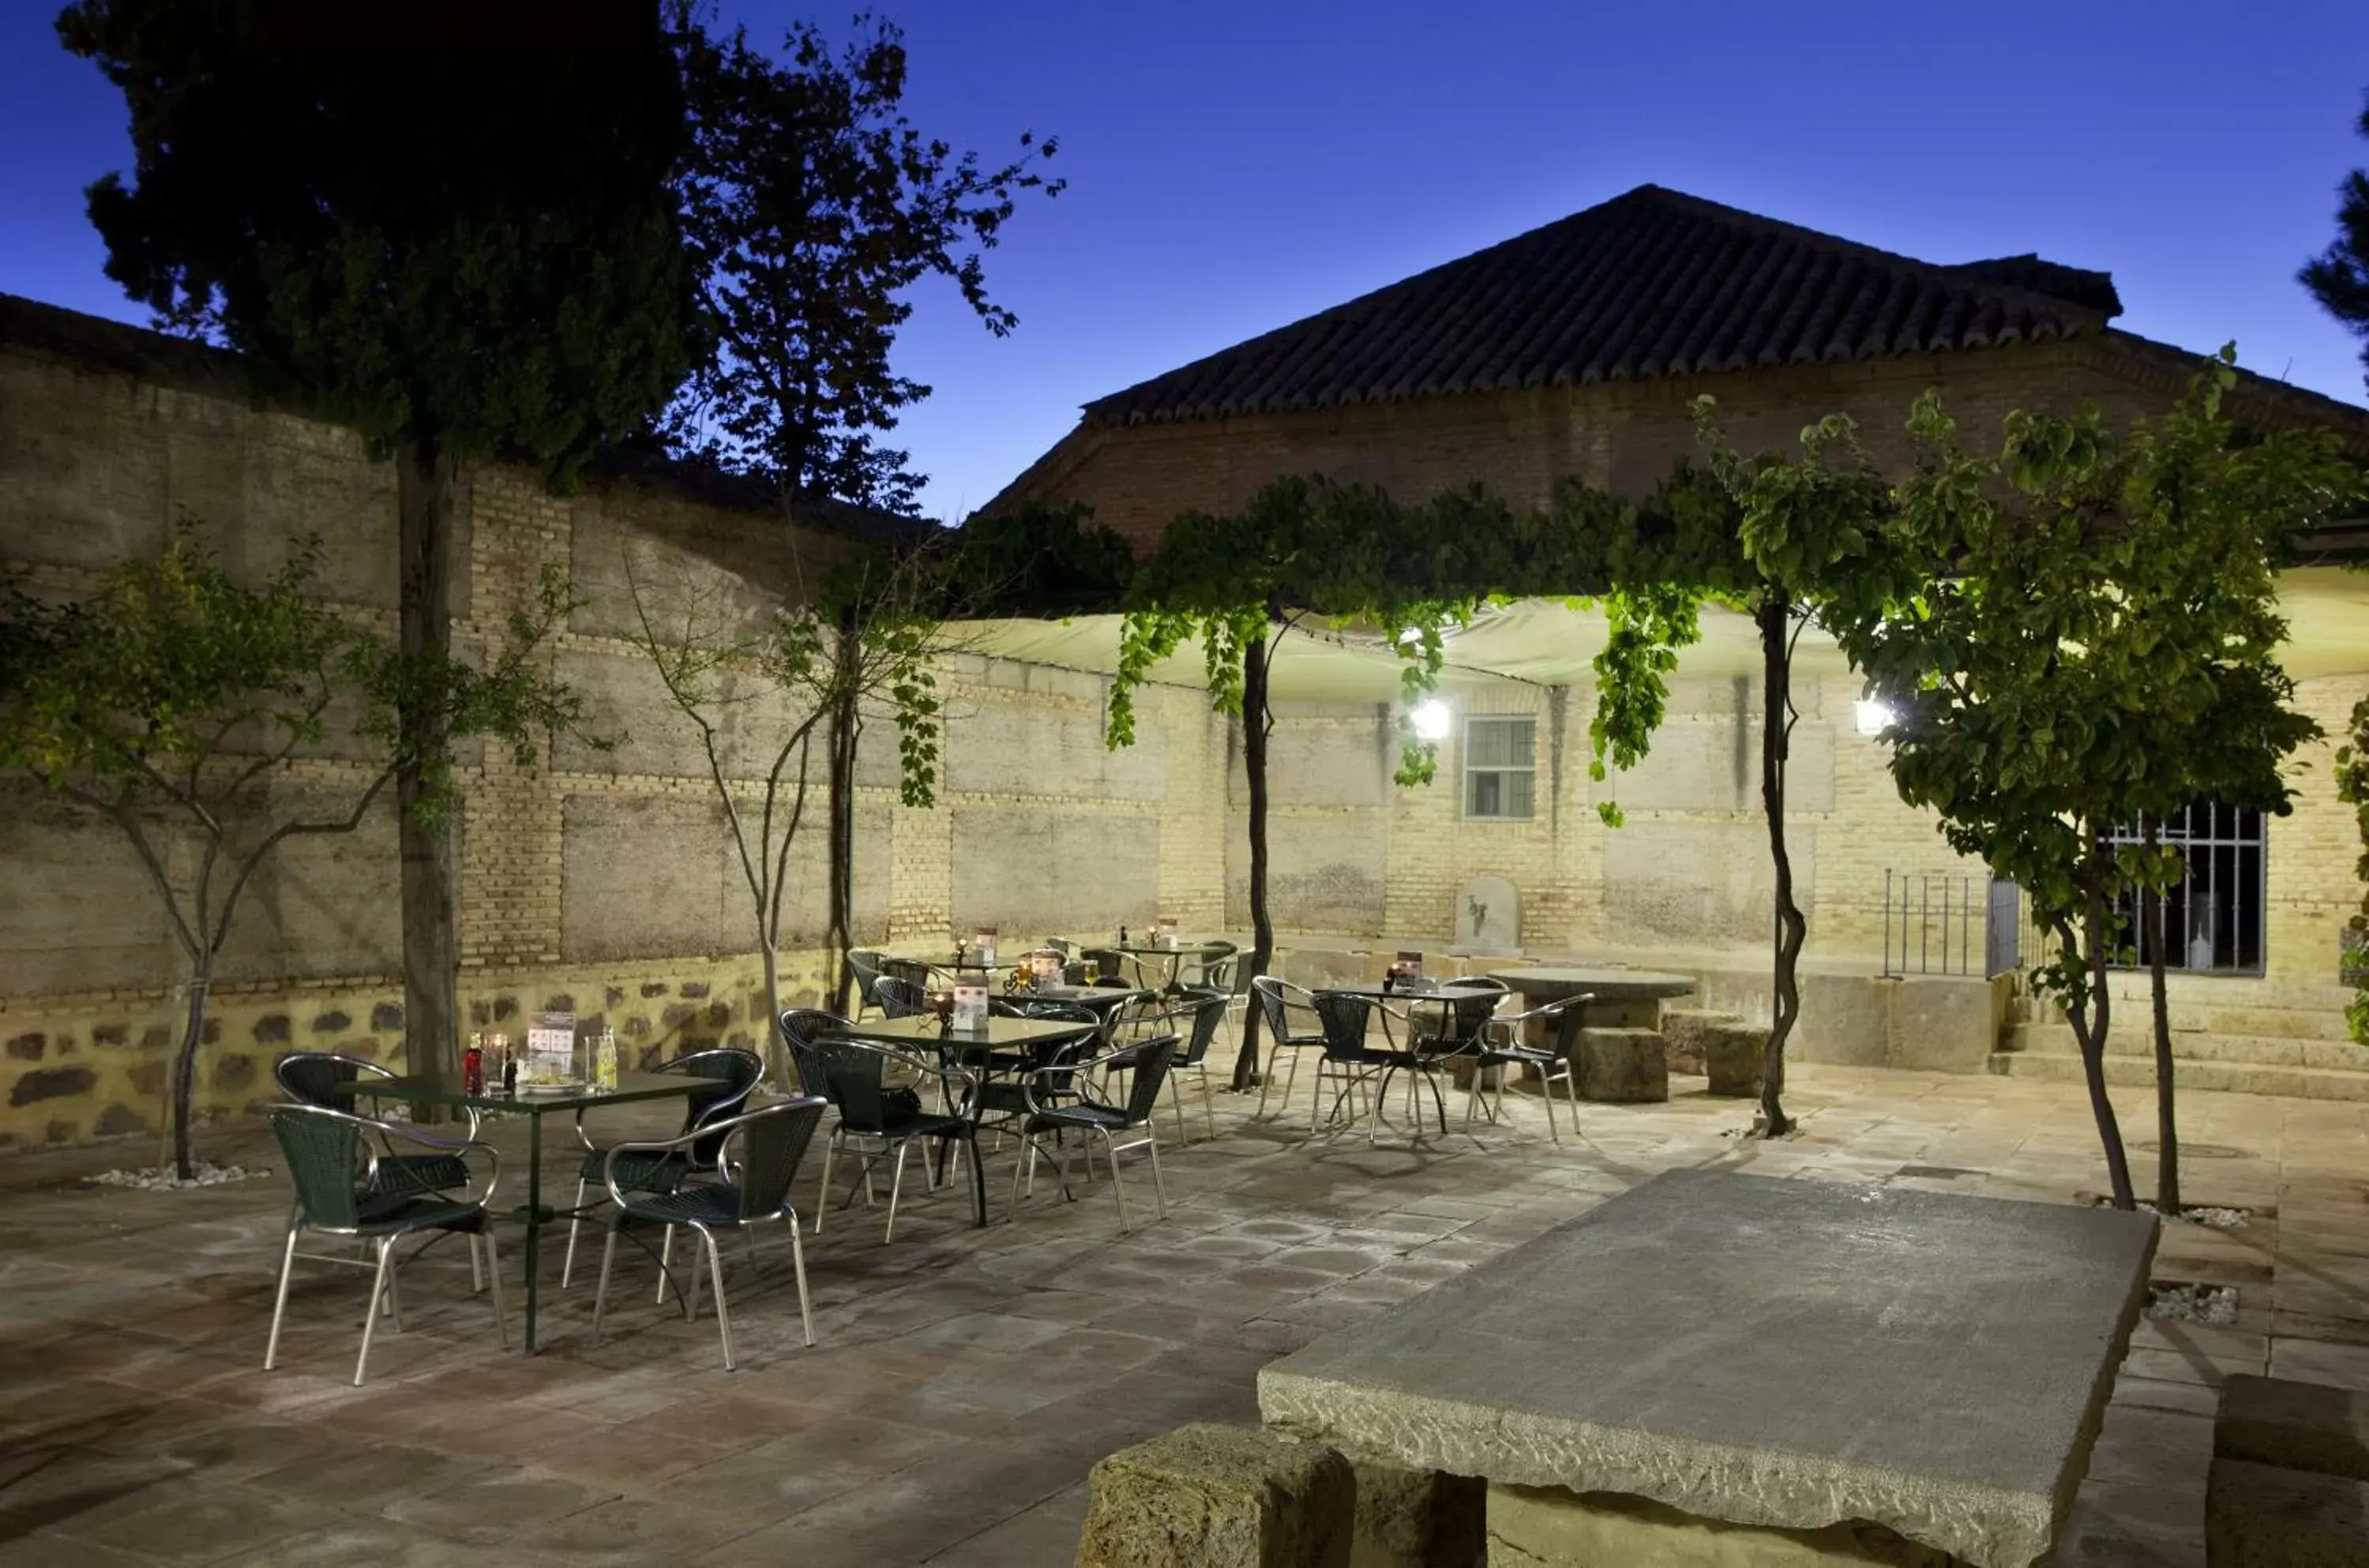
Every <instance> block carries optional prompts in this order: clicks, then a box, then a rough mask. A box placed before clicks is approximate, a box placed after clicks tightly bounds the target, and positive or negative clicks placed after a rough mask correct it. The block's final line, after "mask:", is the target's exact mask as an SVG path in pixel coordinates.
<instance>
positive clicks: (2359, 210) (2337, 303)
mask: <svg viewBox="0 0 2369 1568" xmlns="http://www.w3.org/2000/svg"><path fill="white" fill-rule="evenodd" d="M2359 129H2360V132H2361V134H2362V135H2363V136H2369V108H2364V109H2363V110H2362V111H2361V119H2360V121H2359ZM2336 200H2337V208H2336V238H2335V240H2334V242H2333V243H2331V244H2330V245H2329V247H2328V248H2327V249H2326V250H2324V251H2322V252H2321V253H2320V254H2319V255H2318V256H2316V257H2314V258H2312V259H2311V260H2309V261H2307V262H2306V263H2304V267H2303V270H2302V271H2301V272H2300V273H2298V274H2296V276H2297V278H2298V280H2300V281H2301V282H2302V284H2303V286H2304V287H2305V288H2306V289H2309V290H2310V291H2311V292H2312V297H2313V298H2315V299H2317V300H2318V301H2319V303H2320V304H2321V305H2322V306H2323V307H2324V308H2325V309H2326V310H2327V311H2328V314H2329V315H2332V316H2334V317H2336V319H2337V320H2339V321H2340V322H2342V323H2343V324H2344V325H2345V326H2346V327H2347V328H2348V329H2349V330H2351V331H2352V334H2353V335H2354V336H2356V337H2358V338H2361V339H2362V349H2361V358H2362V361H2363V363H2364V364H2369V169H2354V170H2353V171H2352V173H2351V174H2349V175H2346V176H2345V177H2344V182H2343V183H2342V184H2340V185H2339V186H2338V187H2337V188H2336Z"/></svg>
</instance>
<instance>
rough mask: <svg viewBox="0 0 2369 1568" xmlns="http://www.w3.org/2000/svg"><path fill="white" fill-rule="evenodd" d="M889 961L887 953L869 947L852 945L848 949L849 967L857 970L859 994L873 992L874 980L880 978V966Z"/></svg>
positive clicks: (856, 977)
mask: <svg viewBox="0 0 2369 1568" xmlns="http://www.w3.org/2000/svg"><path fill="white" fill-rule="evenodd" d="M887 961H888V956H887V954H886V953H879V952H875V951H874V950H873V949H871V948H869V947H851V948H849V949H848V950H847V967H849V968H850V969H853V971H854V972H855V990H856V994H857V995H859V996H870V995H871V994H872V982H873V981H875V980H876V979H879V978H880V966H881V965H883V964H885V963H887Z"/></svg>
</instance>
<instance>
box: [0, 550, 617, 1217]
mask: <svg viewBox="0 0 2369 1568" xmlns="http://www.w3.org/2000/svg"><path fill="white" fill-rule="evenodd" d="M319 558H320V555H319V548H318V546H317V544H315V543H313V542H309V541H308V542H304V543H303V544H301V545H300V547H299V548H297V549H296V550H295V551H294V552H292V554H291V555H290V557H289V559H288V561H287V562H286V564H284V565H283V566H281V567H280V569H279V570H277V571H276V572H274V573H273V574H272V575H271V576H270V577H269V578H268V579H266V580H265V582H264V583H263V584H262V586H260V587H259V588H246V587H243V586H241V585H240V584H238V583H237V582H235V581H234V580H233V579H232V578H231V577H230V576H229V575H228V574H227V573H225V572H224V571H223V568H222V567H221V566H220V564H219V563H217V562H216V561H215V560H214V558H213V557H212V555H209V554H208V553H207V552H206V551H205V550H204V549H203V548H202V547H201V545H200V544H199V542H198V541H197V539H196V538H195V537H194V536H193V535H192V534H190V533H189V532H183V533H181V534H179V535H177V537H176V538H175V539H174V540H173V541H172V543H171V544H168V545H167V547H166V549H165V551H164V552H163V554H162V555H159V556H158V557H157V558H155V559H154V560H132V561H127V562H124V563H122V564H121V565H120V566H118V567H115V568H114V569H112V570H111V571H110V572H109V573H108V574H107V577H106V578H105V580H104V582H103V583H102V584H101V586H100V588H99V590H98V591H97V593H96V594H95V595H94V596H93V597H91V598H89V599H87V600H84V601H73V602H57V601H42V600H37V599H34V598H31V597H29V596H27V595H26V594H24V593H23V592H22V591H21V590H17V589H11V590H10V592H9V594H8V599H7V602H6V604H5V605H0V620H5V622H6V625H7V627H8V631H9V636H8V645H9V646H8V658H6V661H5V674H6V681H5V684H0V767H6V768H13V769H21V770H23V771H24V772H25V773H29V775H31V776H32V777H33V778H35V779H37V780H39V781H40V783H41V784H45V785H47V786H48V787H49V788H50V789H52V790H54V791H56V792H57V793H58V794H59V795H63V796H65V797H66V798H67V799H70V800H73V801H74V802H76V803H78V804H79V805H81V806H83V807H87V808H88V809H90V810H91V811H93V812H96V813H97V814H98V815H100V816H102V817H104V818H107V820H108V821H109V822H111V823H112V824H114V826H115V827H116V828H117V829H118V830H120V832H121V833H122V834H123V836H124V839H125V841H126V842H128V843H129V844H130V846H131V848H132V853H134V854H135V855H137V856H138V858H139V861H140V864H141V867H142V869H143V871H144V872H145V873H146V874H147V877H148V881H149V884H150V886H151V887H153V888H154V890H155V893H156V896H157V898H158V901H159V902H160V903H161V904H162V905H163V908H164V910H165V915H166V921H167V923H168V924H169V926H170V928H171V930H172V933H173V939H174V942H175V943H176V944H177V945H178V946H179V948H180V949H181V953H182V956H183V958H184V959H185V960H186V961H187V963H188V966H189V1011H188V1015H187V1018H186V1020H185V1022H184V1025H183V1028H182V1033H181V1043H180V1047H179V1049H178V1051H177V1054H176V1056H175V1058H174V1063H173V1072H172V1078H171V1100H172V1123H173V1160H174V1165H175V1168H176V1169H177V1172H178V1173H179V1174H180V1175H181V1176H182V1177H183V1178H184V1179H187V1178H188V1177H189V1176H191V1175H192V1174H194V1166H193V1163H192V1159H191V1153H190V1126H189V1123H190V1100H191V1093H192V1087H193V1085H194V1083H195V1081H196V1070H197V1059H198V1054H199V1047H200V1044H201V1042H202V1041H203V1039H204V1037H205V1019H206V1001H207V996H208V992H209V990H210V989H211V986H212V979H213V973H214V967H215V964H216V962H217V960H218V959H219V958H220V957H221V956H222V952H223V945H224V944H226V943H227V942H228V941H229V940H230V935H231V932H232V929H233V926H234V923H235V920H236V917H237V915H238V912H239V909H240V904H241V900H242V898H244V896H245V895H246V892H247V890H248V888H249V887H251V886H252V883H253V879H254V877H255V875H256V873H257V871H259V870H260V869H262V867H263V866H264V865H265V864H267V863H268V862H269V860H270V859H271V857H272V854H273V853H274V852H275V851H277V850H278V849H279V847H280V845H281V844H283V843H285V842H287V841H289V840H291V839H294V838H303V837H316V836H321V835H333V834H342V833H350V832H352V831H354V830H356V829H357V828H359V827H360V825H361V824H362V822H363V821H364V819H365V818H367V817H368V816H369V814H370V810H371V807H372V804H373V803H374V802H376V801H377V800H378V798H379V797H380V795H383V793H384V792H385V790H386V787H387V785H388V784H390V783H393V782H394V781H395V779H396V778H397V776H398V775H399V774H400V773H402V771H403V770H404V768H405V767H406V765H408V766H410V767H411V768H412V769H413V770H414V771H416V772H417V773H419V774H420V775H421V776H423V777H426V778H427V779H429V781H430V787H429V789H428V790H427V791H426V792H425V793H423V794H422V795H420V796H419V797H418V802H417V804H416V805H415V806H414V807H412V809H414V810H418V811H424V812H429V813H431V814H435V815H438V816H441V814H442V813H444V812H445V811H447V810H448V809H449V807H450V805H451V794H450V777H451V770H450V767H449V758H448V757H447V756H444V755H441V754H440V755H438V756H434V757H419V756H417V755H414V754H411V753H408V752H406V750H405V747H406V744H407V741H406V738H405V732H404V729H403V727H402V725H401V722H400V706H399V704H402V703H404V702H409V703H413V704H420V703H429V704H433V705H434V707H435V710H436V713H437V716H438V719H439V723H438V726H437V729H436V733H437V734H438V735H440V736H441V737H443V738H445V739H446V742H447V743H449V741H450V740H451V739H452V738H459V737H463V736H468V735H488V736H492V737H496V738H499V739H501V740H504V741H507V742H508V743H509V746H510V747H511V749H512V751H513V753H514V755H515V756H516V758H517V760H518V761H519V762H520V763H521V765H522V766H532V764H533V761H534V759H535V756H536V753H537V750H538V748H539V743H540V742H541V741H542V740H543V738H544V737H546V736H547V735H548V734H549V733H550V732H551V730H553V729H554V728H555V727H572V726H573V725H574V724H575V723H576V721H577V719H578V713H579V710H578V702H577V699H576V697H575V695H574V694H573V693H572V692H569V691H568V690H567V689H566V688H565V687H564V686H559V685H556V684H554V683H552V682H551V681H548V680H546V679H545V678H544V676H543V675H542V674H541V673H539V671H538V669H537V666H536V664H535V662H534V660H533V658H532V655H533V653H534V650H535V649H536V648H537V647H538V646H539V645H541V644H542V643H543V642H544V639H545V638H546V637H547V636H548V635H549V634H550V632H551V631H552V630H553V629H554V628H555V627H556V626H558V625H560V624H563V623H564V622H565V621H566V616H567V614H568V612H569V611H570V610H571V609H572V608H573V607H574V601H572V600H571V599H570V598H569V597H568V595H567V592H566V588H565V587H564V585H562V584H561V583H560V582H559V581H558V580H557V578H555V577H552V578H546V579H545V580H544V583H543V584H542V585H541V589H540V590H539V593H538V595H537V597H536V599H535V600H534V601H532V603H531V604H528V605H524V606H521V607H520V608H519V609H518V610H516V611H515V612H512V614H511V616H510V618H509V637H508V642H507V644H506V646H505V647H504V648H503V649H502V650H501V652H500V654H499V655H498V658H496V659H495V660H494V661H493V663H492V664H491V666H490V667H489V668H487V669H486V670H473V669H470V668H467V667H465V666H461V665H446V666H439V667H433V668H431V667H427V666H423V665H422V664H420V663H419V662H418V661H417V660H411V659H406V658H403V657H401V656H400V655H398V654H396V653H395V652H394V651H393V650H390V649H388V648H385V647H382V646H380V645H379V644H377V643H376V642H374V641H373V640H372V638H371V637H370V636H369V635H367V634H366V633H364V632H363V631H362V630H361V629H360V627H359V626H358V625H357V624H355V623H354V622H352V621H350V620H349V619H347V618H346V617H344V616H343V615H340V614H339V613H338V612H336V611H333V610H330V609H328V608H326V606H325V605H324V604H323V603H322V602H321V601H320V598H319V596H318V591H317V589H316V587H315V580H314V579H315V570H316V567H317V565H318V562H319ZM336 741H343V742H344V743H346V745H347V746H349V747H351V748H353V749H355V750H359V752H360V754H361V756H362V758H363V759H364V766H363V770H362V772H361V773H360V774H359V775H356V774H353V773H344V774H342V775H341V776H342V777H343V778H344V779H345V780H347V781H348V782H345V783H342V784H331V785H328V786H326V788H322V787H317V786H316V787H315V788H313V789H311V790H309V791H308V790H307V789H306V788H305V787H304V786H305V784H306V782H307V780H306V773H305V769H304V764H305V762H306V761H307V760H308V759H309V758H311V757H313V756H315V755H317V754H318V753H319V751H320V750H321V749H322V748H324V747H325V746H327V745H329V744H330V743H332V742H336ZM323 794H330V795H339V796H340V797H341V800H342V804H340V805H338V806H336V807H327V808H320V807H319V805H318V803H319V797H320V795H323ZM183 843H186V844H189V845H190V846H191V847H192V848H193V850H194V853H195V855H196V869H195V871H194V872H193V873H190V874H189V875H187V876H177V875H176V874H175V873H174V871H173V869H172V867H173V865H174V864H175V862H176V860H177V855H176V853H175V846H176V845H177V844H183Z"/></svg>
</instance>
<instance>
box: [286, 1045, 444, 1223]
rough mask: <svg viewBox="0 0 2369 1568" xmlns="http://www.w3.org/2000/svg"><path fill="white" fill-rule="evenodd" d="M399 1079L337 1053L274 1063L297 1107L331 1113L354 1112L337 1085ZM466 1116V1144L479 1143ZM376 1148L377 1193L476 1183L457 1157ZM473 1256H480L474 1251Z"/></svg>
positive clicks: (295, 1055)
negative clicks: (368, 1080) (318, 1109)
mask: <svg viewBox="0 0 2369 1568" xmlns="http://www.w3.org/2000/svg"><path fill="white" fill-rule="evenodd" d="M393 1077H395V1073H394V1072H393V1071H391V1070H388V1069H386V1068H383V1067H381V1066H380V1065H379V1064H378V1063H376V1062H374V1061H370V1060H367V1059H363V1058H361V1057H357V1056H347V1055H344V1054H343V1053H341V1052H338V1051H289V1052H287V1053H285V1054H284V1055H282V1056H281V1057H280V1059H278V1060H277V1061H274V1062H273V1063H272V1064H271V1078H272V1082H275V1083H277V1084H279V1085H280V1093H283V1094H285V1095H287V1096H288V1098H289V1099H290V1100H292V1101H293V1102H295V1103H296V1104H300V1105H317V1106H319V1107H320V1108H321V1109H323V1110H327V1111H350V1110H352V1109H353V1108H354V1103H353V1101H352V1099H351V1098H349V1097H348V1096H346V1095H342V1094H339V1093H338V1092H337V1090H338V1086H340V1085H343V1084H348V1083H352V1082H357V1081H359V1080H360V1079H364V1078H393ZM462 1116H463V1117H464V1118H465V1119H466V1120H467V1122H468V1127H469V1130H468V1131H467V1133H465V1134H464V1135H463V1141H464V1142H467V1141H474V1140H475V1138H476V1136H477V1113H476V1111H475V1109H473V1108H470V1107H465V1106H464V1107H463V1110H462ZM373 1125H376V1124H373ZM377 1149H378V1152H377V1156H376V1158H375V1159H374V1160H373V1161H372V1163H371V1174H370V1180H371V1183H372V1190H373V1191H374V1192H378V1193H395V1192H444V1191H449V1190H451V1189H452V1188H454V1187H465V1186H468V1185H471V1184H472V1183H473V1182H475V1180H476V1177H475V1174H474V1173H472V1172H471V1171H470V1170H469V1164H468V1162H467V1161H465V1160H463V1159H460V1158H459V1157H458V1156H455V1155H452V1154H444V1153H431V1154H406V1153H402V1152H399V1151H397V1150H395V1147H394V1145H393V1144H392V1143H391V1142H389V1141H388V1140H387V1139H383V1138H382V1139H379V1140H378V1145H377ZM471 1255H472V1256H473V1257H474V1256H475V1249H474V1248H473V1249H471Z"/></svg>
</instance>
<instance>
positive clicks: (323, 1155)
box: [270, 1105, 371, 1230]
mask: <svg viewBox="0 0 2369 1568" xmlns="http://www.w3.org/2000/svg"><path fill="white" fill-rule="evenodd" d="M270 1114H271V1132H272V1136H273V1137H275V1138H277V1139H279V1140H280V1152H281V1153H282V1154H284V1155H286V1156H287V1157H288V1180H289V1183H290V1184H291V1185H292V1186H294V1187H295V1189H296V1207H297V1209H298V1210H299V1211H300V1212H301V1213H302V1214H303V1216H304V1222H305V1223H306V1224H308V1225H310V1226H312V1227H313V1228H314V1229H315V1230H352V1229H354V1227H355V1226H356V1225H358V1224H360V1209H361V1171H360V1149H361V1138H362V1133H363V1131H364V1130H365V1129H366V1128H367V1127H369V1126H370V1125H371V1124H370V1123H368V1122H366V1121H364V1120H363V1119H362V1118H361V1117H360V1116H352V1115H349V1114H348V1113H347V1112H344V1111H335V1110H329V1109H327V1108H326V1107H324V1106H320V1105H275V1106H273V1107H272V1109H271V1113H270Z"/></svg>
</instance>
